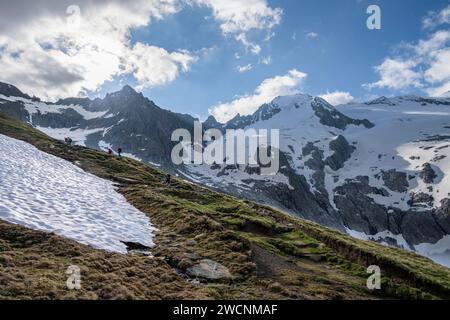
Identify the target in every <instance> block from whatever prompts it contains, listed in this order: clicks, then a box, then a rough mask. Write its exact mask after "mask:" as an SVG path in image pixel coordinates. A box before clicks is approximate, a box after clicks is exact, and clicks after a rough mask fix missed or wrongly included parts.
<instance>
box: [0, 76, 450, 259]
mask: <svg viewBox="0 0 450 320" xmlns="http://www.w3.org/2000/svg"><path fill="white" fill-rule="evenodd" d="M0 112H5V113H7V114H9V115H10V116H13V117H14V118H16V119H20V120H22V121H25V122H29V123H31V124H33V125H34V126H36V127H38V128H39V129H40V130H42V131H44V132H46V133H47V134H49V135H51V136H53V137H55V138H59V139H62V138H63V137H66V136H68V137H71V138H72V139H73V140H74V141H75V142H76V143H78V144H83V145H86V146H89V147H93V148H99V149H104V148H106V147H112V148H113V149H117V148H119V147H122V148H123V149H124V151H125V152H126V153H128V154H129V155H130V156H133V157H136V158H138V159H142V160H143V161H145V162H149V163H154V164H157V165H158V166H161V167H162V168H163V169H165V170H167V171H170V172H173V173H177V174H179V175H180V176H183V177H185V178H187V179H189V180H191V181H195V182H198V183H201V184H205V185H208V186H210V187H213V188H217V189H220V190H222V191H225V192H228V193H231V194H234V195H238V196H240V197H244V198H249V199H254V200H258V201H260V202H264V203H267V204H270V205H273V206H276V207H279V208H282V209H284V210H286V211H288V212H290V213H292V214H295V215H299V216H301V217H304V218H307V219H310V220H313V221H316V222H318V223H320V224H323V225H327V226H332V227H334V228H336V229H339V230H341V231H346V232H348V233H349V234H351V235H353V236H355V237H359V238H364V239H372V240H376V241H379V242H383V243H386V244H390V245H397V246H400V247H403V248H405V249H408V250H415V251H417V252H419V253H421V254H423V255H427V256H430V257H432V258H433V259H435V260H436V261H439V262H441V263H444V264H447V265H450V236H449V234H450V183H449V182H450V181H449V179H450V175H449V174H450V99H449V98H422V97H416V96H405V97H398V98H386V97H382V98H379V99H376V100H374V101H370V102H367V103H354V104H348V105H343V106H339V107H337V108H335V107H333V106H332V105H330V104H329V103H327V102H326V101H325V100H323V99H321V98H317V97H312V96H309V95H296V96H290V97H279V98H276V99H275V100H274V101H272V102H271V103H268V104H265V105H263V106H261V108H259V110H258V111H257V112H255V113H254V114H253V115H249V116H240V115H238V116H236V117H235V118H234V119H232V120H231V121H229V122H228V123H227V124H224V125H223V124H220V123H218V122H217V121H216V120H215V119H214V118H213V117H210V118H208V120H207V121H206V122H205V123H204V124H203V127H204V129H208V128H217V129H221V130H226V129H236V128H242V129H248V128H254V129H279V130H280V151H281V153H280V171H279V173H278V174H277V175H274V176H262V175H258V172H257V170H252V168H250V167H248V166H245V167H244V166H230V165H213V166H208V165H189V166H180V167H175V166H174V165H173V164H172V163H171V160H170V152H171V150H172V147H173V143H171V142H170V135H171V133H172V131H173V130H175V129H178V128H187V129H189V130H192V127H193V121H194V118H192V117H190V116H188V115H181V114H176V113H172V112H169V111H166V110H163V109H161V108H159V107H158V106H156V105H155V104H154V103H153V102H152V101H150V100H148V99H146V98H145V97H143V96H142V94H138V93H136V92H135V91H134V90H133V89H132V88H131V87H125V88H124V89H122V90H121V91H119V92H116V93H112V94H109V95H107V96H106V97H105V98H104V99H95V100H89V99H78V98H69V99H63V100H60V101H58V102H57V103H56V104H50V103H44V102H41V101H39V99H37V98H34V97H33V98H32V97H29V96H27V95H25V94H23V93H21V92H20V90H18V89H17V88H15V87H13V86H10V85H6V84H3V85H0Z"/></svg>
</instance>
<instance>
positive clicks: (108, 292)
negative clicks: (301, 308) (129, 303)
mask: <svg viewBox="0 0 450 320" xmlns="http://www.w3.org/2000/svg"><path fill="white" fill-rule="evenodd" d="M0 135H1V136H2V137H3V139H4V140H7V141H11V143H16V144H18V145H20V146H22V147H25V146H28V149H27V150H30V149H32V148H34V147H35V148H36V149H37V150H39V152H45V153H47V154H48V155H47V156H45V157H43V158H42V159H41V160H42V162H43V163H42V165H45V162H46V161H47V159H48V158H47V157H53V156H55V157H58V158H60V159H63V160H65V161H66V162H68V163H71V164H72V165H74V166H77V167H78V168H79V170H80V171H84V172H87V173H90V174H92V175H95V176H97V177H99V178H101V179H106V180H110V181H111V182H113V183H115V184H116V188H117V192H119V193H120V194H122V195H123V196H124V197H125V198H126V199H127V201H128V202H129V203H130V204H132V205H133V206H135V207H136V208H137V209H138V210H140V211H141V212H142V213H144V214H145V215H146V216H147V217H148V218H149V219H150V221H151V223H152V224H154V226H155V227H156V228H157V229H158V232H157V233H156V234H155V237H154V243H155V245H154V247H152V248H151V249H150V251H151V252H150V253H149V252H148V250H149V248H145V247H142V246H139V245H137V244H134V243H126V245H127V253H126V254H122V253H114V252H107V251H103V250H98V249H94V248H93V247H92V244H91V246H87V245H85V244H82V243H80V242H79V241H77V240H76V239H75V240H70V239H69V238H66V237H65V235H63V236H59V235H56V234H51V233H46V232H43V231H38V230H37V229H36V228H35V227H33V226H31V228H26V227H23V226H20V225H18V224H13V223H10V222H6V221H4V219H2V217H3V215H4V214H5V213H4V212H3V211H0V298H3V299H5V298H6V299H17V298H40V299H55V298H59V299H61V298H63V299H67V298H72V299H73V298H75V299H77V298H83V299H113V298H121V299H149V298H150V299H173V298H178V299H206V298H210V299H211V298H212V299H230V298H234V299H255V298H256V299H377V298H419V299H423V298H426V299H428V298H430V299H431V298H449V297H450V271H449V269H447V268H445V267H442V266H440V265H437V264H435V263H433V262H432V261H431V260H429V259H427V258H424V257H421V256H418V255H416V254H414V253H410V252H407V251H404V250H401V249H395V248H389V247H385V246H382V245H379V244H376V243H373V242H367V241H361V240H356V239H354V238H352V237H350V236H346V235H344V234H342V233H340V232H337V231H333V230H331V229H327V228H325V227H322V226H320V225H317V224H315V223H312V222H308V221H306V220H302V219H299V218H295V217H292V216H289V215H286V214H284V213H282V212H279V211H277V210H275V209H273V208H270V207H267V206H262V205H259V204H256V203H254V202H251V201H243V200H240V199H237V198H234V197H231V196H228V195H224V194H221V193H218V192H215V191H212V190H210V189H207V188H204V187H201V186H198V185H195V184H192V183H188V182H186V181H182V180H178V179H174V180H173V181H172V183H171V184H170V185H167V184H166V183H164V173H163V172H162V171H159V170H158V169H154V168H153V167H151V166H148V165H146V164H144V163H142V162H139V161H135V160H133V159H129V158H118V157H115V156H109V155H108V154H106V153H105V152H101V151H95V150H92V149H88V148H85V147H81V146H68V145H66V144H64V143H62V142H61V141H58V140H55V139H52V138H50V137H48V136H46V135H45V134H43V133H41V132H40V131H38V130H36V129H34V128H32V127H31V126H30V125H28V124H24V123H20V122H17V121H15V120H13V119H11V118H9V117H6V116H4V115H2V114H1V113H0ZM19 140H21V141H19ZM33 146H34V147H33ZM11 152H15V151H11ZM50 155H52V156H50ZM63 160H60V161H63ZM44 180H45V179H44ZM37 183H39V182H37ZM6 192H7V191H6ZM10 196H11V199H15V193H11V195H10ZM22 201H23V203H24V204H27V203H31V206H30V207H29V211H30V212H31V211H32V212H33V213H34V214H35V215H36V217H35V218H37V219H39V217H41V218H44V216H45V217H46V219H47V218H48V215H46V213H45V212H40V211H39V210H40V208H41V207H40V206H39V205H38V203H36V202H34V200H33V199H31V198H23V199H22ZM8 208H10V209H14V208H13V207H8ZM67 209H70V208H67ZM61 210H63V211H64V209H63V208H62V209H61ZM30 212H29V213H30ZM52 219H55V220H57V219H62V217H60V216H59V215H54V216H53V217H52ZM116 231H118V230H116ZM122 241H123V239H122ZM71 265H76V266H79V268H80V269H81V277H82V278H81V289H80V290H68V289H67V287H66V280H67V277H68V275H67V274H66V271H67V268H68V266H71ZM369 265H378V266H380V268H381V270H382V286H381V290H375V291H370V290H368V289H367V287H366V279H367V277H368V274H367V272H366V268H367V266H369Z"/></svg>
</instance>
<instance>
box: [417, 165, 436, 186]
mask: <svg viewBox="0 0 450 320" xmlns="http://www.w3.org/2000/svg"><path fill="white" fill-rule="evenodd" d="M420 177H421V178H422V180H423V182H425V183H434V179H435V178H437V174H436V172H435V171H434V170H433V168H432V167H431V165H430V164H429V163H428V162H427V163H425V164H424V165H423V170H422V172H420Z"/></svg>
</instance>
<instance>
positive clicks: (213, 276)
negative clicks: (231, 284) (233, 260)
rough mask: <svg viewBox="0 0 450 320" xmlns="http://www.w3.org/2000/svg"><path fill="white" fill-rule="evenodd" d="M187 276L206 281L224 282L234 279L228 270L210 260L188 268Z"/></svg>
mask: <svg viewBox="0 0 450 320" xmlns="http://www.w3.org/2000/svg"><path fill="white" fill-rule="evenodd" d="M186 274H187V275H188V276H190V277H194V278H202V279H206V280H224V279H231V278H232V275H231V273H230V271H229V270H228V268H226V267H225V266H223V265H221V264H220V263H218V262H216V261H213V260H210V259H203V260H200V261H199V262H198V263H197V264H195V265H193V266H192V267H190V268H188V269H187V270H186Z"/></svg>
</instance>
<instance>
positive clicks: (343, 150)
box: [325, 135, 356, 171]
mask: <svg viewBox="0 0 450 320" xmlns="http://www.w3.org/2000/svg"><path fill="white" fill-rule="evenodd" d="M330 149H331V150H333V151H334V153H333V155H332V156H330V157H328V158H327V159H326V160H325V163H326V164H327V165H328V166H329V167H330V168H331V169H333V170H334V171H336V170H339V169H341V168H343V167H344V163H345V161H347V160H348V159H350V157H351V155H352V153H353V152H354V151H355V149H356V148H355V147H354V146H352V145H350V144H349V143H348V141H347V140H346V139H345V138H344V137H343V136H342V135H340V136H338V137H337V138H336V139H335V140H333V141H331V142H330Z"/></svg>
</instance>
